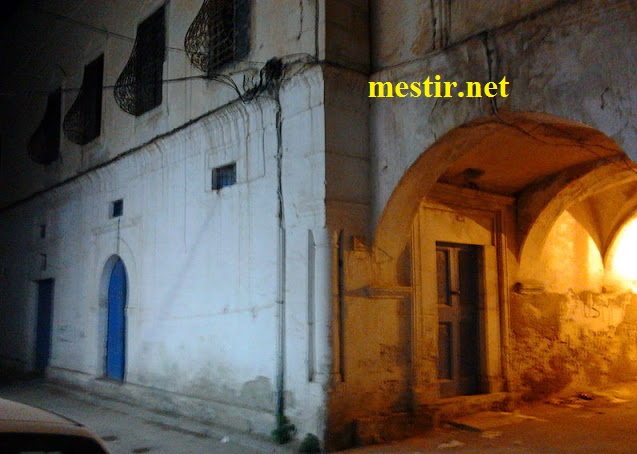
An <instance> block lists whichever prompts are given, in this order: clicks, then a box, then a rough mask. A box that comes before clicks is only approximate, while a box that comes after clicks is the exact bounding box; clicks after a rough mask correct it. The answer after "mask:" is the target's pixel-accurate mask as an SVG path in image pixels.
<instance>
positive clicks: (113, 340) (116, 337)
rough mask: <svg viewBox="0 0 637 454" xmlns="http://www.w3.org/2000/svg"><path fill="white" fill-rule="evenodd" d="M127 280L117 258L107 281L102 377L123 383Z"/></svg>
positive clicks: (122, 266)
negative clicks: (104, 356) (104, 354)
mask: <svg viewBox="0 0 637 454" xmlns="http://www.w3.org/2000/svg"><path fill="white" fill-rule="evenodd" d="M127 296H128V280H127V278H126V268H125V266H124V262H123V261H122V259H121V258H117V259H116V261H115V263H114V265H113V267H112V270H111V273H110V277H109V280H108V296H107V322H106V361H105V367H104V375H105V376H106V378H110V379H113V380H117V381H124V374H125V371H126V300H127Z"/></svg>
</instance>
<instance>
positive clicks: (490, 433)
mask: <svg viewBox="0 0 637 454" xmlns="http://www.w3.org/2000/svg"><path fill="white" fill-rule="evenodd" d="M480 436H481V437H482V438H488V439H491V440H492V439H494V438H500V437H501V436H502V431H500V430H487V431H485V432H482V433H481V434H480Z"/></svg>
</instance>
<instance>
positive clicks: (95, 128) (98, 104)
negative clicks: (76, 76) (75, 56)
mask: <svg viewBox="0 0 637 454" xmlns="http://www.w3.org/2000/svg"><path fill="white" fill-rule="evenodd" d="M103 74H104V55H100V56H99V57H98V58H96V59H95V60H93V61H92V62H91V63H89V64H88V65H86V66H85V67H84V76H83V79H82V86H81V87H80V91H79V93H78V94H77V98H75V101H74V102H73V105H72V106H71V108H70V109H69V111H68V112H67V113H66V116H65V117H64V123H63V124H62V129H63V130H64V134H65V135H66V137H67V138H68V139H69V140H70V141H71V142H73V143H76V144H78V145H86V144H87V143H89V142H90V141H92V140H94V139H96V138H97V137H99V135H100V130H101V123H102V79H103Z"/></svg>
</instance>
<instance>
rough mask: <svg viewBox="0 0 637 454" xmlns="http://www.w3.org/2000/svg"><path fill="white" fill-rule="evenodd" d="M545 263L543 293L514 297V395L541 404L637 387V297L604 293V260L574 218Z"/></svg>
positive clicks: (549, 245)
mask: <svg viewBox="0 0 637 454" xmlns="http://www.w3.org/2000/svg"><path fill="white" fill-rule="evenodd" d="M541 257H542V259H541V260H540V262H539V263H537V270H536V271H537V274H536V277H538V279H539V280H538V282H537V286H536V287H535V288H534V289H531V290H530V289H529V288H528V287H527V288H518V289H517V290H518V291H513V292H512V293H511V328H512V340H513V342H512V347H513V348H512V358H511V359H512V361H511V372H512V376H511V383H512V385H513V390H514V391H517V392H519V393H520V395H521V397H522V398H523V399H525V400H533V399H538V398H543V397H545V396H547V395H549V394H552V393H556V392H575V391H581V390H586V389H589V388H593V387H600V386H605V385H608V384H610V383H613V382H617V381H622V380H627V379H634V378H635V377H636V376H637V295H635V294H633V293H630V292H623V293H620V292H605V291H604V289H603V283H604V265H603V263H602V257H601V255H600V252H599V250H598V249H597V246H596V244H595V242H594V241H593V239H592V236H591V235H590V234H589V232H588V231H587V230H586V229H584V227H583V226H582V225H581V224H580V223H579V222H578V221H577V220H576V219H575V218H574V217H573V216H572V215H571V214H570V213H569V212H568V211H566V212H564V213H563V214H562V215H561V216H560V217H559V218H558V219H557V221H556V222H555V225H554V226H553V228H552V229H551V231H550V233H549V235H548V237H547V240H546V244H545V246H544V250H543V251H542V256H541ZM542 285H543V288H542Z"/></svg>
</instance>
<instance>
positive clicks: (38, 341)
mask: <svg viewBox="0 0 637 454" xmlns="http://www.w3.org/2000/svg"><path fill="white" fill-rule="evenodd" d="M52 315H53V279H46V280H43V281H38V315H37V322H36V331H35V371H36V373H39V374H43V373H44V371H45V369H46V367H47V366H48V365H49V358H50V356H51V318H52V317H51V316H52Z"/></svg>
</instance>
